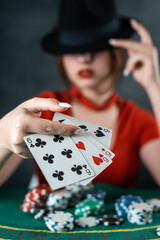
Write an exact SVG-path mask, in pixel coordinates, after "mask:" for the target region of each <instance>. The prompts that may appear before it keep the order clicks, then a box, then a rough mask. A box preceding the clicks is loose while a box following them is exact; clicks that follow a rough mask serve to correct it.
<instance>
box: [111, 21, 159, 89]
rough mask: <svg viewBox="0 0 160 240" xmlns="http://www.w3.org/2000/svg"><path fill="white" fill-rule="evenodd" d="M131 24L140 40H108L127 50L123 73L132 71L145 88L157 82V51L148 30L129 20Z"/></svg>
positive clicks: (127, 73) (126, 74)
mask: <svg viewBox="0 0 160 240" xmlns="http://www.w3.org/2000/svg"><path fill="white" fill-rule="evenodd" d="M131 26H132V28H133V29H134V30H135V31H136V32H137V33H138V35H139V36H140V42H136V41H132V40H123V39H110V41H109V42H110V44H111V45H113V46H115V47H122V48H125V49H126V50H127V52H128V60H127V62H126V67H125V70H124V75H125V76H128V75H129V74H131V73H132V74H133V77H134V78H135V80H136V81H137V82H138V83H140V84H141V85H142V86H143V87H144V88H145V89H146V90H147V89H149V88H150V87H151V86H152V85H153V84H155V83H158V84H159V80H160V77H159V62H158V51H157V48H156V47H155V46H154V45H153V44H152V39H151V36H150V34H149V32H148V31H147V30H146V29H145V28H144V27H143V26H142V25H141V24H140V23H138V22H137V21H135V20H131Z"/></svg>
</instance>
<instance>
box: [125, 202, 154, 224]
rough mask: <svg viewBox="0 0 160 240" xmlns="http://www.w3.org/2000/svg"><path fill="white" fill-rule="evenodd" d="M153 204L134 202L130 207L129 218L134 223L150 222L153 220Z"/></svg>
mask: <svg viewBox="0 0 160 240" xmlns="http://www.w3.org/2000/svg"><path fill="white" fill-rule="evenodd" d="M152 212H153V206H152V205H150V204H148V203H136V202H134V203H132V204H131V205H130V206H129V208H128V214H127V218H128V221H129V222H130V223H133V224H138V225H142V224H148V223H151V222H152Z"/></svg>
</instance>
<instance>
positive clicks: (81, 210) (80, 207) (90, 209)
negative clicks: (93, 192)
mask: <svg viewBox="0 0 160 240" xmlns="http://www.w3.org/2000/svg"><path fill="white" fill-rule="evenodd" d="M104 209H105V206H104V202H103V201H100V200H96V199H85V200H83V201H82V202H80V203H78V204H77V205H76V206H75V212H74V213H75V215H76V216H78V217H87V216H91V215H93V216H94V215H99V214H101V213H102V212H104Z"/></svg>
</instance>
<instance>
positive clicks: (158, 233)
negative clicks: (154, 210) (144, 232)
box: [156, 227, 160, 237]
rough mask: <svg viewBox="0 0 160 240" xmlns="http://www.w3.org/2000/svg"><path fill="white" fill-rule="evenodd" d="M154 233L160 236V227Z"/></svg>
mask: <svg viewBox="0 0 160 240" xmlns="http://www.w3.org/2000/svg"><path fill="white" fill-rule="evenodd" d="M156 233H157V235H158V236H159V237H160V227H159V228H157V229H156Z"/></svg>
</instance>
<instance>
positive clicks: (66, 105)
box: [58, 102, 72, 108]
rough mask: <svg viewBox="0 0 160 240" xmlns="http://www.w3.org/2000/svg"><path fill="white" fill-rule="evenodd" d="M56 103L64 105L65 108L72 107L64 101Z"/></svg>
mask: <svg viewBox="0 0 160 240" xmlns="http://www.w3.org/2000/svg"><path fill="white" fill-rule="evenodd" d="M58 105H59V106H61V107H66V108H71V107H72V105H70V104H69V103H66V102H59V103H58Z"/></svg>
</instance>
